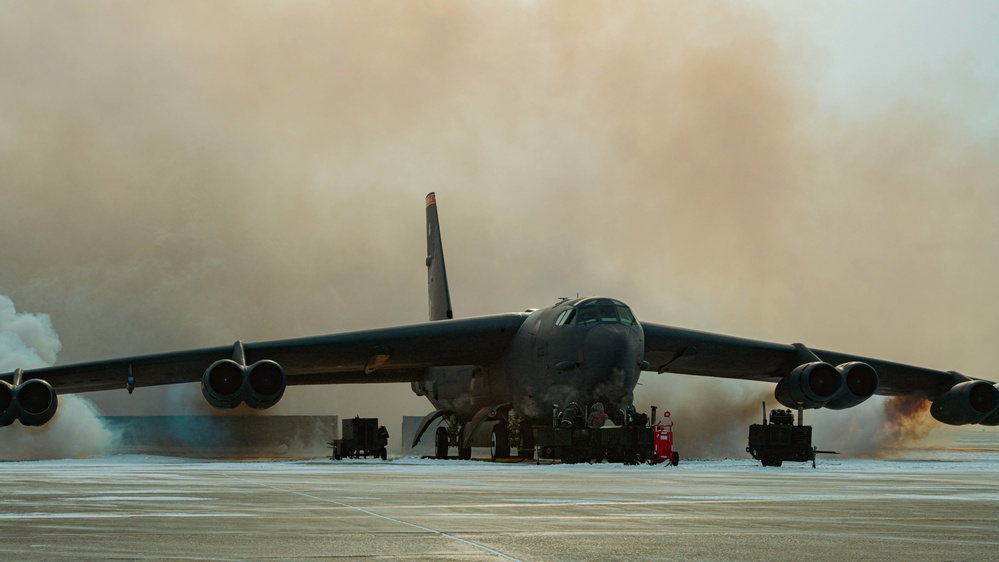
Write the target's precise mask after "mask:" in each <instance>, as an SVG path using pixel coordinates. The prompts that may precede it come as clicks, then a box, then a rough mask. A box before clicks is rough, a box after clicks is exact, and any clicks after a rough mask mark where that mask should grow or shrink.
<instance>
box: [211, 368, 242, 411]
mask: <svg viewBox="0 0 999 562" xmlns="http://www.w3.org/2000/svg"><path fill="white" fill-rule="evenodd" d="M244 370H245V368H244V367H243V366H242V365H240V364H239V363H236V362H235V361H233V360H232V359H221V360H219V361H216V362H214V363H212V365H211V366H210V367H208V369H207V370H205V374H204V375H203V376H202V377H201V394H203V395H204V397H205V400H207V401H208V403H209V404H211V405H212V406H214V407H215V408H223V409H230V408H235V407H236V406H239V405H240V404H242V402H243V398H244V394H245V392H244V385H243V378H244V376H243V374H244Z"/></svg>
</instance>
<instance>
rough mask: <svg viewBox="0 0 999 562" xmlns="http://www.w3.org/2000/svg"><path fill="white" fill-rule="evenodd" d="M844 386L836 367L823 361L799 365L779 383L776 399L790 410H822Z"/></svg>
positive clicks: (775, 390) (775, 394)
mask: <svg viewBox="0 0 999 562" xmlns="http://www.w3.org/2000/svg"><path fill="white" fill-rule="evenodd" d="M843 386H844V381H843V376H842V375H841V373H840V372H839V371H837V370H836V367H833V366H832V365H830V364H829V363H824V362H822V361H813V362H811V363H805V364H803V365H799V366H798V367H796V368H795V369H794V370H793V371H791V374H790V375H788V376H786V377H784V378H783V379H781V380H780V382H778V383H777V388H776V389H774V397H775V398H776V399H777V401H778V402H780V403H781V404H783V405H785V406H787V407H788V408H797V407H798V405H799V404H800V405H801V407H802V408H806V409H810V408H821V407H822V406H824V405H825V404H826V403H827V402H829V401H830V400H832V399H833V397H834V396H836V395H837V394H839V393H840V391H841V390H842V388H843Z"/></svg>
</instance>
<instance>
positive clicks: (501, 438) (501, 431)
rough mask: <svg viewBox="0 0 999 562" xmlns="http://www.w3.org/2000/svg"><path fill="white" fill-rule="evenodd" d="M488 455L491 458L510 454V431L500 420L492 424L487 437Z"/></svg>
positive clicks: (499, 457) (494, 458) (503, 457)
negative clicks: (491, 429) (490, 431)
mask: <svg viewBox="0 0 999 562" xmlns="http://www.w3.org/2000/svg"><path fill="white" fill-rule="evenodd" d="M489 456H490V457H492V459H493V460H496V459H505V458H507V457H509V456H510V432H509V431H508V430H507V428H506V426H505V425H503V423H502V422H500V423H498V424H496V425H495V426H493V433H492V435H491V436H490V437H489Z"/></svg>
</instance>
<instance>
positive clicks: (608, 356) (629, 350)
mask: <svg viewBox="0 0 999 562" xmlns="http://www.w3.org/2000/svg"><path fill="white" fill-rule="evenodd" d="M640 347H641V341H640V339H639V337H638V336H637V335H636V334H634V332H633V331H632V330H630V329H628V327H627V326H622V325H619V324H617V325H616V324H609V325H603V326H594V327H593V328H592V329H591V330H590V332H589V333H588V334H587V337H586V352H585V364H586V371H587V375H588V376H587V378H588V379H589V380H590V381H591V382H592V385H593V389H594V393H595V394H596V396H595V397H594V398H595V399H597V400H599V401H602V402H610V403H611V404H614V405H615V406H624V405H630V404H631V400H632V397H633V392H634V389H635V386H636V385H637V384H638V376H639V374H640V373H641V370H640V368H639V365H638V362H639V359H640V356H641V350H640Z"/></svg>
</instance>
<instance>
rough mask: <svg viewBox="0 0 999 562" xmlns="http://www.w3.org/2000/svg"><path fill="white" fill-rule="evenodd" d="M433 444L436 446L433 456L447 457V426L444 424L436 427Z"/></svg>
mask: <svg viewBox="0 0 999 562" xmlns="http://www.w3.org/2000/svg"><path fill="white" fill-rule="evenodd" d="M434 445H435V446H436V451H435V453H436V454H435V457H437V458H438V459H446V458H447V428H446V427H444V426H441V427H438V428H437V433H436V434H435V435H434Z"/></svg>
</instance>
